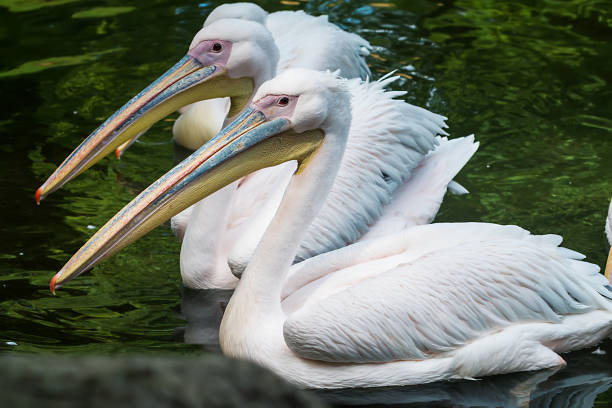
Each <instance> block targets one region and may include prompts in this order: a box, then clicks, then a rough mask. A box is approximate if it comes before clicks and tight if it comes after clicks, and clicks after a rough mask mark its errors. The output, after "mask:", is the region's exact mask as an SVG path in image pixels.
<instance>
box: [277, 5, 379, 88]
mask: <svg viewBox="0 0 612 408" xmlns="http://www.w3.org/2000/svg"><path fill="white" fill-rule="evenodd" d="M266 27H267V28H268V29H269V30H270V32H271V33H272V36H273V37H274V41H275V42H276V45H277V47H278V49H279V52H280V60H279V61H278V65H277V72H281V71H283V70H285V69H288V68H310V69H314V70H317V71H325V70H328V69H329V70H332V71H335V70H340V76H342V77H344V78H361V79H364V80H365V79H366V78H368V77H370V76H371V73H370V69H369V68H368V65H367V63H366V61H365V58H366V57H367V56H368V55H370V52H369V50H370V48H371V46H370V43H368V42H367V41H366V40H364V39H363V38H361V37H360V36H358V35H356V34H353V33H347V32H346V31H343V30H341V29H340V28H339V27H337V26H335V25H334V24H332V23H330V22H329V21H328V19H327V16H319V17H314V16H310V15H308V14H306V13H304V12H303V11H301V10H300V11H280V12H276V13H272V14H270V15H269V16H268V19H267V21H266ZM304 33H308V38H307V39H304Z"/></svg>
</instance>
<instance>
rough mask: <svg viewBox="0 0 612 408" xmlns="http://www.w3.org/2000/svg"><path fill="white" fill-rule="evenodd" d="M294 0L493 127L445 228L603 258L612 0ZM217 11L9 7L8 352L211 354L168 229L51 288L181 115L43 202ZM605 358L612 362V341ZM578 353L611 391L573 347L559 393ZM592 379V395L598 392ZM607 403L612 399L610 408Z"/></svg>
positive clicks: (437, 101) (20, 3)
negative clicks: (499, 229) (74, 155)
mask: <svg viewBox="0 0 612 408" xmlns="http://www.w3.org/2000/svg"><path fill="white" fill-rule="evenodd" d="M285 3H287V4H281V3H278V2H272V1H269V2H262V3H260V4H261V5H262V6H264V7H265V8H266V9H268V10H270V11H275V10H281V9H300V8H303V9H306V10H307V11H308V12H310V13H312V14H322V13H324V14H329V15H330V19H331V20H332V21H334V22H335V23H337V24H339V25H341V26H343V27H344V28H346V29H349V30H353V31H356V32H358V33H360V34H361V35H362V36H364V37H366V38H367V39H369V40H370V42H371V43H372V44H373V45H374V47H375V51H374V55H373V58H371V59H370V63H371V67H372V71H373V73H375V75H376V76H378V75H380V74H382V73H386V72H388V71H390V70H393V69H397V70H398V73H399V74H400V75H402V77H403V78H402V81H401V82H400V81H398V82H396V84H395V85H394V87H395V88H398V89H399V88H401V89H405V90H407V91H409V93H408V95H407V96H406V99H407V100H408V101H410V102H411V103H415V104H417V105H421V106H424V107H427V108H428V109H430V110H433V111H436V112H439V113H442V114H444V115H446V116H448V118H449V120H448V123H449V125H450V130H451V134H452V135H455V136H464V135H466V134H470V133H475V134H476V138H477V139H478V140H479V141H480V142H481V147H480V150H479V151H478V153H477V154H476V156H475V157H474V158H473V159H472V161H471V162H470V163H469V164H468V166H467V167H466V168H465V169H464V170H463V172H462V173H461V175H460V176H459V178H458V180H459V181H460V182H461V183H462V184H463V185H464V186H466V187H467V188H468V189H469V190H470V191H471V194H470V195H469V196H467V197H465V196H464V197H447V199H446V201H445V203H444V205H443V206H442V209H441V211H440V214H439V216H438V218H437V219H438V220H439V221H489V222H496V223H503V224H518V225H521V226H523V227H525V228H527V229H530V230H531V231H533V232H535V233H557V234H562V235H563V236H564V237H565V245H566V246H568V247H570V248H572V249H575V250H578V251H580V252H583V253H584V254H586V255H587V256H588V259H589V260H591V261H592V262H594V263H596V264H598V265H603V264H604V262H605V257H606V254H607V243H606V242H605V237H604V233H603V224H604V217H605V211H606V210H607V205H608V203H609V200H610V196H611V195H612V102H611V101H612V88H611V87H610V81H611V80H612V14H611V13H610V12H609V11H610V10H612V2H610V1H608V2H605V1H597V0H584V1H580V0H573V1H569V0H568V1H558V0H557V1H555V0H548V1H527V0H524V1H508V2H500V1H493V0H488V1H487V0H465V1H438V2H434V1H425V0H411V1H407V0H397V1H395V2H391V3H367V2H365V1H345V2H342V1H336V2H322V1H315V2H300V3H299V4H292V3H293V2H285ZM290 3H291V4H290ZM217 4H219V3H217V2H212V3H200V4H198V3H197V2H188V1H185V0H157V1H156V0H151V1H147V2H136V1H130V0H127V1H126V0H124V1H121V2H120V1H112V0H108V1H89V0H86V1H76V0H72V1H71V0H54V1H49V0H47V1H43V0H0V49H1V51H2V60H0V96H1V97H0V104H1V108H0V134H1V135H2V137H1V138H0V153H1V154H2V159H3V160H2V164H1V166H0V169H1V173H0V175H1V181H2V183H0V191H1V192H2V193H1V198H2V199H1V200H0V217H1V222H0V228H1V231H2V235H1V238H0V243H1V246H0V350H5V351H11V352H47V351H55V352H73V351H87V352H98V353H99V352H125V351H130V352H147V353H150V352H153V353H162V352H163V353H183V354H184V353H202V352H203V351H202V348H201V347H200V346H195V345H186V344H183V343H182V342H181V341H180V340H181V338H182V336H181V335H180V333H181V331H180V330H179V334H177V333H176V330H175V329H176V328H177V327H181V326H185V321H184V320H183V319H182V318H181V315H180V313H179V310H180V303H181V288H180V277H179V266H178V253H179V244H178V243H177V241H176V239H175V238H174V237H173V235H172V233H171V232H170V229H169V227H168V226H163V227H160V228H158V229H156V230H155V231H153V232H152V233H150V234H149V235H148V236H146V237H145V238H143V239H141V240H140V241H138V242H136V243H135V244H133V245H132V246H131V247H129V248H128V249H126V250H124V251H122V252H121V253H120V254H118V255H117V256H115V257H113V258H112V259H110V260H109V261H107V262H105V263H103V264H102V265H101V266H99V267H97V268H95V270H94V271H93V272H92V273H88V274H86V275H83V276H81V277H79V278H78V279H77V280H75V281H73V282H71V283H70V284H68V285H67V287H66V288H63V289H62V290H61V291H60V292H59V293H58V295H57V296H51V295H50V293H49V291H48V282H49V279H50V278H51V276H52V275H53V274H54V273H55V272H56V271H57V270H58V269H59V268H60V267H61V266H62V265H63V264H64V263H65V262H66V261H67V260H68V258H69V257H70V255H72V253H73V252H75V251H76V250H77V249H78V248H79V247H80V246H81V245H82V244H83V243H84V242H85V240H86V239H87V237H88V236H90V235H91V234H92V233H93V231H94V230H95V229H96V228H97V227H100V226H101V225H102V224H103V223H104V222H105V221H106V220H107V219H108V218H109V217H110V216H112V215H113V214H114V213H115V212H116V211H117V210H119V209H120V208H121V207H122V206H123V205H124V204H125V203H127V202H128V201H129V200H130V198H131V197H133V196H134V195H135V194H136V193H137V192H139V191H140V190H141V189H142V188H144V187H146V186H147V185H148V184H149V183H150V182H152V181H153V180H155V179H156V178H157V177H158V176H160V175H161V174H163V173H164V172H165V171H166V170H168V169H169V168H171V167H172V165H173V153H172V143H171V141H170V130H171V126H172V123H171V120H172V118H170V119H167V120H166V121H162V122H161V123H160V124H158V125H156V126H155V127H154V128H153V129H152V130H151V131H149V132H148V133H147V135H146V136H145V137H143V138H142V139H141V141H140V142H139V143H137V144H136V145H135V146H133V147H132V148H130V149H129V150H128V151H127V153H126V154H125V155H124V158H123V159H122V160H121V161H117V160H115V159H114V157H113V158H108V159H105V160H104V161H102V162H101V163H100V164H98V165H96V166H95V167H94V168H92V169H90V170H88V171H87V172H86V174H84V175H82V176H80V177H78V178H77V179H76V180H74V181H73V182H71V183H69V184H68V185H67V186H66V187H65V188H64V189H62V190H60V191H59V192H57V193H55V194H53V195H52V196H50V197H49V198H48V199H46V200H45V201H44V202H43V203H42V204H41V206H40V207H37V206H36V205H35V203H34V198H33V196H34V191H35V190H36V188H37V187H38V186H39V185H40V184H41V183H42V182H43V181H44V180H45V179H46V177H47V176H48V175H49V174H51V172H52V171H53V169H54V168H55V166H56V165H57V164H59V163H60V162H61V161H62V160H63V159H64V157H65V156H66V155H67V154H68V153H69V152H70V151H71V150H72V149H73V148H74V147H75V146H76V145H77V144H78V143H79V142H80V141H81V140H82V138H83V137H85V136H86V135H87V134H89V132H90V131H91V130H93V129H94V128H95V127H96V126H97V125H98V124H99V123H100V122H101V121H102V120H103V119H104V118H105V117H107V116H108V115H109V114H111V113H112V112H114V111H115V110H116V109H117V108H118V107H119V106H120V105H122V104H123V103H124V102H125V101H126V100H127V99H129V98H130V97H131V96H132V95H134V94H136V93H137V92H138V91H139V90H140V89H142V88H143V87H144V86H145V85H147V84H148V83H149V82H150V81H151V80H153V79H154V78H156V77H157V76H158V75H159V74H160V73H162V72H163V71H165V69H166V68H167V67H169V66H170V64H172V63H174V62H175V61H176V60H178V59H179V58H180V57H181V56H183V55H184V54H185V51H186V48H187V45H188V44H189V42H190V40H191V38H192V36H193V34H195V32H196V31H197V30H198V28H199V27H200V26H201V24H202V22H203V20H204V18H205V16H206V15H207V13H208V12H209V11H210V10H211V9H212V8H214V6H216V5H217ZM43 6H44V7H43ZM100 7H104V8H102V9H100ZM109 7H112V8H109ZM603 348H604V349H607V350H608V352H609V353H612V344H606V345H604V347H603ZM212 349H214V346H213V347H212ZM575 356H584V360H586V359H588V361H589V363H588V364H587V365H588V367H591V366H593V367H595V366H597V367H598V368H597V370H599V371H597V370H596V371H597V373H599V374H597V375H600V374H601V373H602V372H603V373H604V374H601V375H603V377H602V378H608V382H607V384H608V387H609V384H610V380H609V378H610V377H609V376H610V375H612V373H610V371H611V370H609V369H605V368H606V367H610V366H611V364H612V363H610V360H609V358H606V357H603V356H591V355H590V354H589V353H586V354H584V353H583V354H576V353H574V357H572V358H568V361H570V363H572V364H570V365H569V366H568V368H567V369H565V370H562V372H561V373H558V374H555V376H553V377H551V379H550V380H546V381H544V383H543V384H549V385H550V384H551V383H550V381H554V379H555V378H557V379H558V378H560V377H559V375H561V376H566V377H571V376H572V373H573V370H577V371H576V373H580V374H582V371H579V370H578V369H576V368H575V367H576V366H577V365H578V364H579V362H580V361H581V360H583V358H578V357H575ZM600 366H602V367H604V368H603V369H602V368H601V367H600ZM588 367H587V368H586V369H588ZM582 369H585V368H581V370H582ZM591 374H592V373H591ZM576 375H578V374H576ZM593 375H595V374H593ZM606 376H608V377H606ZM503 378H505V379H507V381H510V382H513V381H514V382H516V381H518V379H521V381H523V379H524V378H526V377H524V375H523V376H522V377H519V376H514V377H513V376H504V377H503ZM529 378H533V377H529ZM579 378H582V379H583V380H580V381H583V382H580V381H579V380H576V381H577V383H578V388H580V384H583V383H584V384H585V385H584V387H583V390H587V388H585V387H587V385H586V384H587V383H588V384H591V385H592V381H591V382H590V383H589V382H588V381H586V380H584V375H583V376H582V377H579ZM589 378H591V377H589ZM598 378H599V377H598ZM504 381H505V380H504ZM534 381H535V380H534ZM602 381H604V382H605V380H602ZM535 382H536V383H539V382H540V380H539V379H538V380H537V381H535ZM489 383H490V382H485V384H489ZM494 384H497V383H494ZM503 384H506V383H504V382H502V386H501V387H502V388H503V387H506V388H511V386H512V385H503ZM508 384H510V383H508ZM455 386H456V385H453V386H452V387H455ZM449 387H451V386H450V385H449ZM538 387H540V388H541V387H544V388H545V386H544V385H538ZM605 389H607V387H600V388H598V389H597V390H598V391H597V392H596V393H595V394H594V395H597V393H599V392H602V391H605ZM417 391H418V389H417ZM417 391H414V389H411V391H410V392H417ZM422 391H423V392H424V393H426V394H427V393H430V394H435V392H437V391H435V392H434V391H432V389H431V388H423V389H422ZM587 391H588V390H587ZM474 392H475V393H481V391H474ZM563 395H564V394H562V396H563ZM562 398H565V397H562ZM567 398H568V401H569V400H570V398H571V397H570V396H567ZM363 401H364V402H365V401H368V398H367V396H363ZM537 401H540V400H537V399H534V401H533V403H534V404H535V403H536V402H537ZM607 401H611V402H612V393H610V392H604V393H602V394H600V395H599V397H598V399H597V401H596V405H597V406H605V405H606V402H607ZM475 404H476V403H475ZM538 404H539V402H538ZM476 405H478V404H476ZM481 405H482V404H481ZM538 406H548V405H538Z"/></svg>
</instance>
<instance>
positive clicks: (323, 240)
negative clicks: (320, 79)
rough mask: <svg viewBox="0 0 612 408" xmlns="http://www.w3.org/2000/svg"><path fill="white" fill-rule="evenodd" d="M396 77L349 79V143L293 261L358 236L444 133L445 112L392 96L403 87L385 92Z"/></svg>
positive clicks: (352, 240)
mask: <svg viewBox="0 0 612 408" xmlns="http://www.w3.org/2000/svg"><path fill="white" fill-rule="evenodd" d="M396 79H398V77H390V76H387V77H385V78H382V79H381V80H379V81H375V82H368V81H366V82H361V81H359V80H357V79H353V80H348V81H347V85H348V87H349V90H350V92H351V109H352V112H353V115H352V121H351V126H350V130H349V138H348V141H347V148H346V151H345V153H344V156H343V157H342V163H341V165H340V169H339V170H338V175H337V176H336V179H335V181H334V185H333V187H332V190H331V191H330V193H329V195H328V197H327V199H326V201H325V204H324V205H323V208H322V209H321V211H320V212H319V214H318V215H317V218H316V219H315V220H314V222H313V223H312V224H311V225H310V227H309V228H308V231H307V233H306V236H305V238H304V239H303V241H302V243H301V244H300V247H299V249H298V253H297V256H296V261H301V260H304V259H307V258H310V257H312V256H314V255H318V254H320V253H323V252H327V251H330V250H332V249H336V248H341V247H343V246H346V245H347V244H350V243H353V242H355V241H357V239H359V237H361V236H362V235H363V234H364V233H365V232H366V231H367V230H368V228H369V227H370V226H371V225H372V224H374V223H375V222H376V221H377V220H378V218H379V217H380V216H381V215H382V213H383V208H384V206H385V205H387V204H388V203H389V202H390V201H391V199H392V197H393V193H394V192H395V190H396V189H397V188H398V187H399V186H401V185H402V184H404V183H405V182H406V181H407V180H408V179H409V178H410V176H411V174H412V171H413V170H414V169H415V167H417V166H418V165H419V163H420V162H421V161H422V160H423V159H424V158H425V156H426V154H427V153H428V152H429V151H431V150H432V149H433V148H434V146H436V144H437V143H438V140H437V139H436V135H438V134H446V132H445V131H444V129H443V128H445V127H446V124H445V123H444V120H445V118H444V117H443V116H440V115H436V114H434V113H432V112H429V111H427V110H425V109H422V108H419V107H416V106H413V105H410V104H408V103H406V102H404V101H402V100H401V99H395V98H396V97H398V96H401V95H403V94H404V92H397V91H385V87H386V86H388V85H389V84H390V83H391V82H393V81H395V80H396Z"/></svg>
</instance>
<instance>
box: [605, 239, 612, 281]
mask: <svg viewBox="0 0 612 408" xmlns="http://www.w3.org/2000/svg"><path fill="white" fill-rule="evenodd" d="M611 273H612V247H610V252H609V253H608V262H606V271H605V275H606V278H608V282H610V284H611V285H612V277H610V274H611Z"/></svg>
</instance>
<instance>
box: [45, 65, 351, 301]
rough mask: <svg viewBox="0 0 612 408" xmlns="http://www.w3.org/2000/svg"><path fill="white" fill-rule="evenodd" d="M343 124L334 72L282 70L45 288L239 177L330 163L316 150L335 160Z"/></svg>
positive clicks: (345, 115) (345, 104)
mask: <svg viewBox="0 0 612 408" xmlns="http://www.w3.org/2000/svg"><path fill="white" fill-rule="evenodd" d="M349 126H350V99H349V94H348V92H347V91H346V87H345V84H344V81H343V80H340V79H338V78H337V77H336V76H335V75H334V74H331V73H323V72H317V71H311V70H303V69H299V70H289V71H286V72H285V73H283V74H281V75H280V76H278V77H276V78H274V79H273V80H270V81H268V82H266V83H264V84H263V85H262V86H261V88H260V89H259V90H258V91H257V93H256V94H255V96H254V99H253V102H252V103H251V104H250V105H249V106H248V108H247V109H245V110H244V111H243V112H242V113H241V114H240V115H239V116H238V117H237V118H236V119H235V120H234V121H233V122H232V123H230V124H229V125H228V126H226V127H225V128H224V129H223V130H221V132H220V133H219V134H218V135H217V136H215V137H214V138H213V139H211V140H210V141H209V142H208V143H206V144H205V145H204V146H202V147H201V148H200V149H199V150H197V151H196V152H194V153H193V154H192V155H191V156H190V157H188V158H187V159H185V160H184V161H183V162H181V163H180V164H179V165H177V166H176V167H175V168H174V169H172V170H170V171H169V172H168V173H166V174H165V175H164V176H162V177H161V178H160V179H159V180H157V181H156V182H154V183H153V184H152V185H151V186H149V187H148V188H147V189H146V190H144V191H143V192H142V193H141V194H140V195H138V196H137V197H136V198H135V199H134V200H132V201H131V202H130V203H129V204H128V205H127V206H125V207H124V208H123V209H122V210H121V211H120V212H119V213H117V214H116V215H115V216H114V217H113V218H112V219H111V220H110V221H108V222H107V223H106V224H105V225H104V226H103V227H102V228H101V229H100V230H98V231H97V232H96V234H95V235H94V236H93V237H91V239H90V240H89V241H88V242H87V243H86V244H85V245H84V246H83V247H82V248H81V249H79V251H77V253H76V254H75V255H74V256H73V257H72V258H71V259H70V260H69V261H68V263H67V264H66V265H65V266H64V267H63V268H62V269H61V270H60V271H59V272H58V273H57V274H56V275H55V276H54V277H53V279H52V281H51V290H52V291H54V290H55V289H56V288H58V287H60V286H61V285H62V284H64V283H65V282H67V281H69V280H71V279H73V278H74V277H76V276H78V275H79V274H81V273H83V272H85V271H86V270H88V269H89V268H91V267H92V266H93V265H95V264H97V263H98V262H100V261H101V260H103V259H105V258H107V257H108V256H110V255H112V254H113V253H115V252H117V251H119V250H120V249H121V248H123V247H125V246H126V245H128V244H129V243H131V242H133V241H135V240H136V239H138V238H139V237H141V236H142V235H144V234H146V233H147V232H149V231H150V230H152V229H153V228H155V227H156V226H158V225H160V224H161V223H163V222H164V221H166V220H167V219H169V218H170V217H172V216H173V215H175V214H177V213H179V212H180V211H182V210H183V209H185V208H187V207H189V206H190V205H192V204H194V203H196V202H197V201H199V200H201V199H202V198H204V197H206V196H208V195H210V194H212V193H214V192H215V191H217V190H219V189H221V188H223V187H224V186H226V185H228V184H229V183H231V182H233V181H234V180H237V179H239V178H240V177H243V176H245V175H247V174H249V173H252V172H254V171H257V170H259V169H262V168H265V167H270V166H275V165H278V164H281V163H284V162H287V161H290V160H296V161H297V162H298V166H297V173H300V172H301V171H303V170H304V169H305V168H306V167H310V166H313V163H314V162H315V161H313V158H315V157H319V156H323V157H331V156H329V154H327V153H326V154H322V153H320V152H321V151H323V150H325V151H326V152H329V151H330V148H329V147H328V148H326V149H321V147H322V146H335V149H331V150H333V151H335V152H336V153H339V154H340V155H341V154H342V152H343V150H344V146H345V143H346V138H347V136H348V129H349ZM331 135H333V136H331ZM333 160H334V161H336V162H338V163H339V162H340V160H339V158H338V157H337V156H335V157H334V159H333ZM326 176H329V177H325V178H331V179H333V175H326ZM321 182H324V181H323V180H322V181H321ZM325 182H327V180H325Z"/></svg>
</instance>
